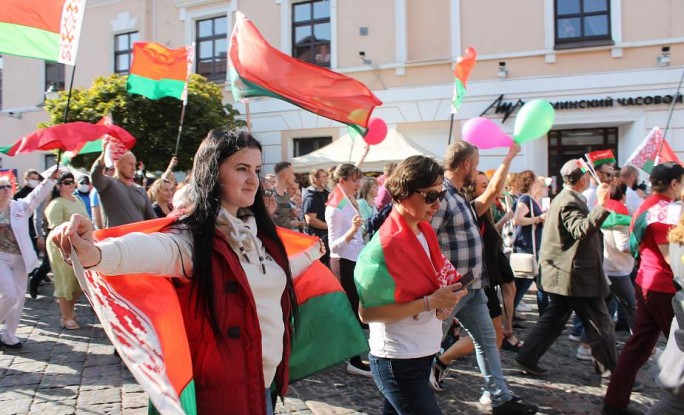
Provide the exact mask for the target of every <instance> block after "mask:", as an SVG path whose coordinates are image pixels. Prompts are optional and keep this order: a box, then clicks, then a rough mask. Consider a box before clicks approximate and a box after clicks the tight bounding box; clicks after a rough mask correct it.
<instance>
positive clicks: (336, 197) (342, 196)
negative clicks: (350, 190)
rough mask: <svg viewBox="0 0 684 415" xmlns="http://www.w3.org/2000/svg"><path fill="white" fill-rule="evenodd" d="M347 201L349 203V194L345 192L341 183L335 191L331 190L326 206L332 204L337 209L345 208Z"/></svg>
mask: <svg viewBox="0 0 684 415" xmlns="http://www.w3.org/2000/svg"><path fill="white" fill-rule="evenodd" d="M347 203H349V198H348V197H347V194H346V193H344V190H342V188H341V187H340V186H339V185H337V186H335V188H334V189H333V191H332V192H330V195H329V196H328V201H327V202H326V203H325V204H326V206H330V207H332V208H335V209H344V207H345V206H347Z"/></svg>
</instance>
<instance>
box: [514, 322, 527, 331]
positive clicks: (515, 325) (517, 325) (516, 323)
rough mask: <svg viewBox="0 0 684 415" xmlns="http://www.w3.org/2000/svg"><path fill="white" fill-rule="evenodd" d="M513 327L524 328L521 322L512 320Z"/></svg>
mask: <svg viewBox="0 0 684 415" xmlns="http://www.w3.org/2000/svg"><path fill="white" fill-rule="evenodd" d="M513 328H514V329H519V330H524V329H525V326H523V325H522V324H520V323H518V322H514V323H513Z"/></svg>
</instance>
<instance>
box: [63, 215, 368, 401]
mask: <svg viewBox="0 0 684 415" xmlns="http://www.w3.org/2000/svg"><path fill="white" fill-rule="evenodd" d="M174 220H175V218H173V217H167V218H163V219H156V220H148V221H143V222H137V223H132V224H129V225H124V226H118V227H114V228H109V229H105V230H100V231H97V232H96V234H95V238H96V239H97V240H102V239H105V238H114V237H120V236H123V235H126V234H128V233H131V232H142V233H152V232H159V231H161V230H163V229H165V228H166V227H168V226H169V225H170V224H171V223H172V222H173V221H174ZM278 235H279V236H280V237H281V239H282V240H283V243H284V245H285V249H286V251H287V254H288V256H290V257H292V256H293V255H297V254H298V253H300V252H303V251H305V250H308V249H310V248H311V247H312V246H313V245H314V244H315V245H318V243H319V242H318V241H319V240H318V238H316V237H312V236H308V235H303V234H301V233H297V232H294V231H289V230H285V229H278ZM74 262H76V261H74ZM74 269H75V271H76V276H77V277H78V280H79V283H80V284H81V287H82V288H83V291H84V292H85V293H86V295H87V296H88V299H89V300H90V303H91V304H92V305H93V310H94V311H95V313H96V314H97V316H98V318H99V319H100V322H101V323H102V325H103V327H104V330H105V332H106V333H107V336H108V337H109V339H110V340H111V341H112V344H113V345H114V346H115V347H116V349H117V351H118V352H119V355H120V356H121V359H122V360H123V362H124V363H125V364H126V366H127V367H128V369H129V370H130V371H131V373H132V374H133V376H134V377H135V379H136V380H137V381H138V382H139V383H140V385H141V386H142V387H143V389H145V391H146V392H147V393H148V395H149V397H150V400H151V401H152V403H153V405H154V409H156V410H157V411H158V412H156V413H162V414H196V413H197V409H196V398H195V384H194V380H193V368H192V360H191V357H190V348H189V345H188V341H187V337H186V334H185V328H184V326H183V324H182V322H183V315H182V311H181V308H180V305H179V302H178V296H177V294H176V291H175V288H174V287H173V284H172V282H171V279H170V278H164V277H163V276H159V275H147V274H131V275H118V276H105V275H100V274H99V273H97V272H94V271H84V270H83V269H82V268H80V267H78V266H77V265H75V267H74ZM294 277H295V279H294V287H295V290H296V292H297V301H298V305H299V317H300V319H299V324H298V328H297V331H296V332H295V333H294V337H293V344H292V353H291V356H290V379H291V380H298V379H302V378H304V377H306V376H309V375H311V374H313V373H315V372H318V371H320V370H323V369H325V368H327V367H330V366H332V365H335V364H337V363H340V362H342V361H344V360H346V359H348V358H349V357H351V356H357V355H359V354H361V353H364V352H367V351H368V344H367V342H366V339H365V337H364V335H363V330H362V329H361V326H360V325H359V323H358V321H357V320H356V317H355V314H354V312H353V311H352V309H351V307H350V305H349V300H348V299H347V296H346V294H345V292H344V290H343V289H342V286H341V285H340V283H339V282H338V281H337V279H336V278H335V276H334V275H333V274H332V272H331V271H330V270H329V269H328V268H326V267H325V266H324V265H323V264H322V263H321V262H320V261H314V263H313V264H312V265H311V266H310V267H309V268H308V269H306V270H305V271H304V272H303V273H302V274H300V275H297V276H294ZM151 413H155V412H154V411H152V412H151Z"/></svg>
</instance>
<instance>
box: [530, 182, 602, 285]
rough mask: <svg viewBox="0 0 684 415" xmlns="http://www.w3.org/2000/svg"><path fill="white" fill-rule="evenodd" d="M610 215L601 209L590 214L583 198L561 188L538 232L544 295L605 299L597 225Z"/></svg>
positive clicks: (598, 226) (598, 228)
mask: <svg viewBox="0 0 684 415" xmlns="http://www.w3.org/2000/svg"><path fill="white" fill-rule="evenodd" d="M609 214H610V212H609V211H607V210H606V209H604V208H603V207H601V206H598V205H597V206H596V207H595V208H594V209H593V210H592V211H591V212H590V211H589V209H588V208H587V202H586V200H585V199H584V197H583V196H582V195H581V194H580V193H577V192H576V191H574V190H570V189H563V191H561V192H560V193H559V194H558V196H556V198H555V199H554V200H553V202H552V203H551V207H550V208H549V212H548V215H547V217H546V222H545V223H544V230H543V232H542V242H541V249H540V251H539V262H540V265H541V283H542V288H543V289H544V291H546V292H550V293H554V294H559V295H564V296H568V297H599V296H601V297H605V296H607V295H608V294H609V292H610V290H609V288H608V282H607V278H606V276H605V274H604V273H603V236H602V234H601V224H602V223H603V221H604V220H605V219H606V218H607V217H608V215H609Z"/></svg>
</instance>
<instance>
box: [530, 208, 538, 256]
mask: <svg viewBox="0 0 684 415" xmlns="http://www.w3.org/2000/svg"><path fill="white" fill-rule="evenodd" d="M530 217H531V218H533V219H534V207H533V206H532V196H530ZM532 253H533V254H534V259H535V261H536V260H537V224H536V223H533V224H532Z"/></svg>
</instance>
